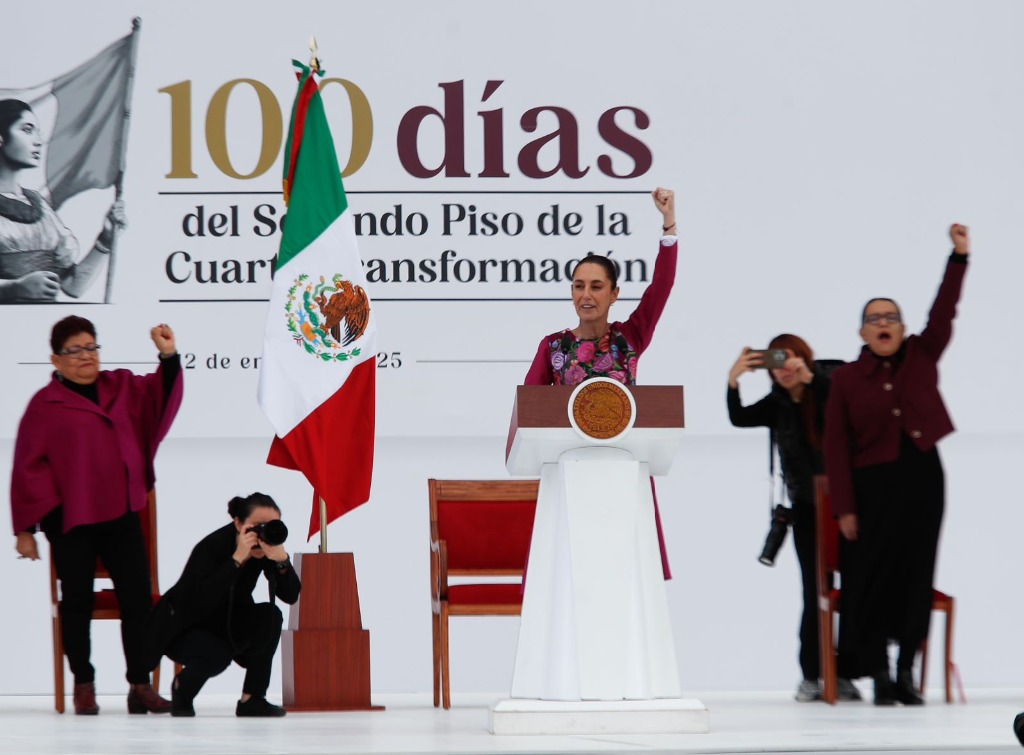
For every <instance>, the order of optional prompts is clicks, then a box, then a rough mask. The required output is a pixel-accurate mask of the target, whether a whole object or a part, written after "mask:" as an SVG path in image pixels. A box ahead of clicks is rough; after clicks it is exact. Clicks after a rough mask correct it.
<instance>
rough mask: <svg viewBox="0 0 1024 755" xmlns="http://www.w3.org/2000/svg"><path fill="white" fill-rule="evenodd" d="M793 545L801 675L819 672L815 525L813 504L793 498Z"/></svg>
mask: <svg viewBox="0 0 1024 755" xmlns="http://www.w3.org/2000/svg"><path fill="white" fill-rule="evenodd" d="M793 514H794V520H793V545H794V547H795V548H796V558H797V561H799V563H800V579H801V582H802V583H803V596H804V610H803V613H802V614H801V616H800V670H801V671H802V672H803V675H804V679H818V678H819V677H820V676H821V650H820V648H821V639H820V635H819V634H818V568H817V562H816V559H817V548H816V545H817V540H818V533H817V525H816V523H815V522H816V520H815V514H814V504H813V502H812V503H806V502H803V501H794V502H793Z"/></svg>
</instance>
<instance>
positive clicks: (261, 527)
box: [246, 519, 288, 545]
mask: <svg viewBox="0 0 1024 755" xmlns="http://www.w3.org/2000/svg"><path fill="white" fill-rule="evenodd" d="M246 532H255V533H256V537H258V538H259V539H260V540H262V541H263V542H264V543H266V544H267V545H281V544H283V543H284V541H285V540H287V539H288V527H286V526H285V523H284V522H282V521H281V520H280V519H271V520H270V521H268V522H260V523H259V524H255V525H253V526H252V527H250V528H249V529H247V530H246Z"/></svg>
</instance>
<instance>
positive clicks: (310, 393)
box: [258, 62, 377, 537]
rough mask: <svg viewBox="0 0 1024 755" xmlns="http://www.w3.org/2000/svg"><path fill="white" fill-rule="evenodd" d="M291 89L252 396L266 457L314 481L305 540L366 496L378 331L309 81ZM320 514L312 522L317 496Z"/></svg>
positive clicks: (306, 72)
mask: <svg viewBox="0 0 1024 755" xmlns="http://www.w3.org/2000/svg"><path fill="white" fill-rule="evenodd" d="M295 65H296V67H297V68H298V69H299V72H298V77H299V91H298V94H297V96H296V99H295V104H294V105H293V107H292V117H291V125H290V127H289V132H288V142H287V144H286V146H285V160H284V196H285V203H286V204H287V206H288V217H287V222H286V223H285V224H284V230H283V232H282V235H281V248H280V251H279V252H278V258H277V268H276V272H275V274H274V288H273V292H272V294H271V297H270V311H269V313H268V315H267V325H266V331H265V334H264V338H263V363H262V365H261V367H260V381H259V392H258V398H259V403H260V407H261V408H262V409H263V412H264V413H265V414H266V415H267V418H268V419H269V420H270V423H271V424H272V425H273V427H274V432H275V433H276V436H277V437H275V438H274V441H273V444H272V445H271V448H270V454H269V456H268V458H267V462H268V463H269V464H274V465H277V466H281V467H286V468H288V469H297V470H299V471H301V472H302V473H303V474H304V475H305V476H306V479H307V480H309V482H310V484H311V485H312V486H313V502H314V505H313V513H312V516H311V517H310V522H309V537H312V536H313V534H314V533H316V532H317V531H318V530H320V529H321V528H322V527H326V526H327V525H328V524H330V523H331V522H332V521H334V520H335V519H337V518H338V517H340V516H341V515H343V514H345V513H346V512H348V511H351V510H352V509H354V508H355V507H357V506H359V505H361V504H363V503H365V502H366V501H367V500H369V497H370V480H371V476H372V472H373V443H374V419H375V417H374V403H375V391H376V379H377V366H376V360H375V359H374V357H375V354H376V351H375V344H376V327H375V324H374V318H373V315H372V312H371V309H370V299H369V297H368V296H367V295H366V290H365V285H366V279H365V276H364V274H363V266H362V261H361V259H360V257H359V250H358V247H357V246H356V233H355V226H354V224H353V221H352V213H351V212H350V211H349V207H348V201H347V199H346V197H345V189H344V187H343V186H342V182H341V169H340V168H339V167H338V158H337V155H336V154H335V152H334V142H333V140H332V138H331V132H330V129H329V127H328V124H327V117H326V115H325V113H324V106H323V101H322V100H321V98H320V92H319V88H318V85H317V79H316V77H317V75H318V74H319V73H320V72H319V71H314V70H311V69H310V68H307V67H306V66H303V65H302V64H300V63H298V62H295ZM321 498H322V499H323V500H324V501H325V502H326V510H327V521H326V522H321V521H320V510H319V506H318V501H319V499H321Z"/></svg>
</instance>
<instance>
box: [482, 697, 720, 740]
mask: <svg viewBox="0 0 1024 755" xmlns="http://www.w3.org/2000/svg"><path fill="white" fill-rule="evenodd" d="M708 718H709V717H708V709H707V708H706V707H704V703H702V702H701V701H700V700H684V699H682V698H668V699H658V700H615V701H607V700H595V701H589V700H580V701H564V700H527V699H523V698H511V699H508V700H502V701H501V702H499V703H497V704H496V705H494V706H493V707H492V708H491V711H490V716H489V721H488V729H489V730H490V732H491V734H675V733H690V734H703V733H706V732H707V731H708V729H709V720H708Z"/></svg>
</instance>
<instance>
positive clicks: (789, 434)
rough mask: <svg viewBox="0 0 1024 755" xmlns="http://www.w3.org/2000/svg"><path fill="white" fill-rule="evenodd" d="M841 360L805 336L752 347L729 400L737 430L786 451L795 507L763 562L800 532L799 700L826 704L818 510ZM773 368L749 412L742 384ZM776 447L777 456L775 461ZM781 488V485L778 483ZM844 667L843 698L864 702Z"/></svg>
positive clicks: (782, 457)
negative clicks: (829, 357)
mask: <svg viewBox="0 0 1024 755" xmlns="http://www.w3.org/2000/svg"><path fill="white" fill-rule="evenodd" d="M838 364H839V363H838V362H832V361H828V362H815V361H814V354H813V353H812V351H811V348H810V346H808V345H807V343H806V342H805V341H804V340H803V339H802V338H799V337H798V336H794V335H791V334H789V333H783V334H782V335H779V336H776V337H775V338H773V339H772V341H771V343H770V344H769V345H768V349H766V350H756V351H755V350H752V349H750V348H749V347H745V348H744V349H743V351H742V353H741V354H740V356H739V358H738V359H737V360H736V363H735V364H734V365H733V366H732V369H731V370H730V371H729V390H728V393H727V396H726V401H727V404H728V407H729V421H730V422H732V424H733V425H734V426H735V427H767V428H769V430H770V433H771V435H770V437H771V439H772V443H773V444H774V445H775V446H776V447H777V449H778V456H779V461H780V462H781V467H782V477H783V479H784V480H785V483H786V490H787V493H788V494H789V499H790V501H791V502H792V504H793V506H792V508H785V507H783V506H776V507H775V510H774V511H773V512H772V521H771V526H770V529H769V532H768V537H767V538H766V542H765V547H764V550H763V552H762V553H761V557H760V561H761V562H762V563H764V564H767V565H769V566H771V565H774V562H775V555H776V553H777V552H778V549H779V548H780V547H781V545H782V542H783V540H784V538H785V534H786V529H787V527H788V526H789V525H792V527H793V543H794V545H795V546H796V554H797V560H798V561H799V563H800V576H801V579H802V581H803V598H804V605H803V614H802V617H801V620H800V654H799V658H800V668H801V671H802V672H803V680H802V681H801V682H800V685H799V686H798V687H797V692H796V699H797V700H798V701H800V702H810V701H812V700H820V699H821V682H820V680H819V678H820V676H821V654H820V651H819V648H820V643H819V634H818V611H817V570H816V565H815V558H816V553H815V551H816V543H815V541H816V539H817V528H816V523H815V506H814V475H816V474H823V473H824V461H823V458H822V453H821V440H822V436H823V434H824V420H825V403H826V401H827V400H828V392H829V386H830V381H829V377H828V373H829V372H830V371H831V369H834V368H835V366H837V365H838ZM756 369H766V370H768V374H769V376H770V377H771V381H772V388H771V391H770V392H769V393H768V395H767V396H764V397H763V398H762V399H761V400H760V401H758V402H756V403H754V404H751V405H750V406H743V404H742V402H741V401H740V392H739V378H740V376H741V375H743V374H744V373H746V372H750V371H753V370H756ZM774 455H775V449H774V448H773V449H772V455H771V458H773V459H774ZM772 484H773V485H774V481H773V483H772ZM844 665H845V664H843V663H842V662H841V663H840V668H839V676H840V679H839V683H838V697H839V699H840V700H860V699H861V697H860V693H859V692H858V691H857V688H856V687H855V686H854V685H853V683H852V682H851V681H850V680H849V678H847V675H846V674H845V673H844V671H846V669H845V668H844V667H843V666H844Z"/></svg>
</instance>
